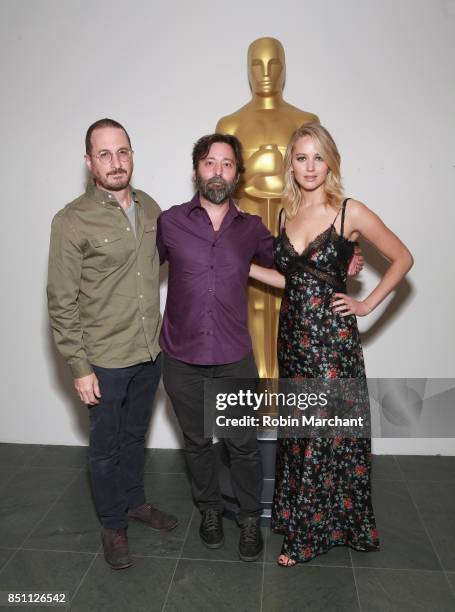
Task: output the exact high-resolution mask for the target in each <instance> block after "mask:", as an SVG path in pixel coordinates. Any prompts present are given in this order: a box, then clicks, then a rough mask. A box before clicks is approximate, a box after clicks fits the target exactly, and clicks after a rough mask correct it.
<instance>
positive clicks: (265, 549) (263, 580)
mask: <svg viewBox="0 0 455 612" xmlns="http://www.w3.org/2000/svg"><path fill="white" fill-rule="evenodd" d="M270 533H271V532H270V529H266V532H265V538H264V552H263V553H262V580H261V600H260V608H259V612H262V610H263V604H264V584H265V567H266V565H265V560H266V558H267V544H268V541H269V538H270Z"/></svg>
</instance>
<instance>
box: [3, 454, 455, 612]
mask: <svg viewBox="0 0 455 612" xmlns="http://www.w3.org/2000/svg"><path fill="white" fill-rule="evenodd" d="M145 484H146V489H147V493H148V499H149V500H150V501H152V502H155V503H156V504H157V505H159V506H160V507H162V508H163V509H166V510H168V511H170V512H172V513H174V514H176V515H177V516H178V517H179V520H180V524H179V526H178V527H177V529H175V530H174V531H172V532H170V533H168V534H160V533H157V532H153V531H151V530H150V529H148V528H147V527H146V526H144V525H141V524H139V523H133V524H131V525H130V528H129V530H128V533H129V541H130V548H131V550H132V553H133V555H134V558H135V566H134V567H133V568H131V569H129V570H125V571H123V572H114V571H113V570H111V569H110V568H109V567H107V566H106V564H105V562H104V560H103V556H102V550H101V546H100V530H99V525H98V520H97V517H96V514H95V512H94V509H93V503H92V498H91V494H90V486H89V480H88V473H87V467H86V448H85V447H59V446H36V445H21V444H0V591H7V590H16V591H17V590H27V591H32V590H39V591H46V590H52V591H67V592H69V593H70V596H71V609H72V610H82V611H83V610H87V611H93V612H98V611H99V610H109V611H115V610H119V611H120V610H121V611H122V612H125V611H128V610H132V611H136V610H137V611H140V610H147V611H152V610H160V611H161V610H165V611H166V612H167V611H171V610H172V611H185V612H193V611H194V612H203V611H205V610H207V611H210V612H213V611H216V612H221V611H223V610H228V611H235V612H238V611H246V612H253V611H264V612H265V611H270V612H280V611H281V610H283V612H292V611H294V610H296V611H297V610H298V611H303V610H309V611H310V612H317V611H319V610H321V611H324V612H330V611H332V610H333V611H336V612H341V611H343V610H346V611H349V612H353V611H356V610H361V611H365V612H366V611H368V612H370V611H374V612H376V611H377V612H389V611H390V612H391V611H397V612H404V611H407V610H409V611H412V612H414V611H428V612H444V611H446V610H447V611H449V610H450V611H455V457H421V456H418V457H417V456H416V457H409V456H396V457H392V456H379V457H374V459H373V502H374V506H375V511H376V516H377V521H378V527H379V532H380V537H381V551H380V552H377V553H356V552H354V551H351V550H349V549H347V548H341V547H340V548H337V549H333V550H332V551H330V552H329V553H328V554H326V555H323V556H321V557H318V558H316V559H314V560H313V561H311V562H309V563H307V564H300V565H298V566H296V567H295V568H290V569H285V568H281V567H278V566H277V565H276V562H275V559H276V556H277V554H278V552H279V549H280V543H281V542H280V537H278V536H276V535H274V534H271V533H270V530H269V529H268V527H267V526H264V528H263V531H264V536H265V551H264V554H263V558H262V559H260V560H259V561H258V562H256V563H248V564H247V563H242V562H240V561H239V559H238V556H237V543H238V535H239V531H238V528H237V526H236V525H235V523H233V522H232V521H228V520H226V521H225V531H226V543H225V546H224V547H223V548H222V549H219V550H215V551H210V550H208V549H206V548H205V547H204V546H202V545H201V543H200V541H199V537H198V529H199V514H198V513H197V512H196V511H195V510H194V508H193V504H192V502H191V498H190V490H189V485H188V480H187V477H186V474H185V468H184V461H183V458H182V454H181V452H180V451H171V450H169V451H167V450H148V451H147V456H146V476H145ZM16 609H20V608H16ZM24 609H25V608H24ZM28 609H30V608H28ZM43 609H44V608H43Z"/></svg>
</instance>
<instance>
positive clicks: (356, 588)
mask: <svg viewBox="0 0 455 612" xmlns="http://www.w3.org/2000/svg"><path fill="white" fill-rule="evenodd" d="M348 553H349V558H350V560H351V565H352V576H353V578H354V587H355V592H356V595H357V604H358V606H359V612H362V604H361V603H360V594H359V587H358V585H357V576H356V575H355V567H354V562H353V560H352V553H351V549H349V550H348Z"/></svg>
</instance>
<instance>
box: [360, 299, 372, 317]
mask: <svg viewBox="0 0 455 612" xmlns="http://www.w3.org/2000/svg"><path fill="white" fill-rule="evenodd" d="M362 304H363V307H364V309H365V314H370V312H372V310H373V308H374V307H373V306H371V304H369V303H368V302H367V301H366V300H363V301H362Z"/></svg>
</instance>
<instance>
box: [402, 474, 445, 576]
mask: <svg viewBox="0 0 455 612" xmlns="http://www.w3.org/2000/svg"><path fill="white" fill-rule="evenodd" d="M405 485H406V490H407V491H408V493H409V496H410V498H411V500H412V503H413V505H414V508H415V509H416V512H417V516H418V517H419V520H420V522H421V523H422V525H423V529H424V531H425V533H426V534H427V538H428V540H429V542H430V544H431V548H432V549H433V552H434V554H435V556H436V559H437V560H438V563H439V565H440V566H441V570H443V571H444V569H445V568H444V565H443V563H442V561H441V557H440V556H439V553H438V551H437V550H436V546H435V545H434V542H433V538H432V537H431V535H430V532H429V531H428V528H427V526H426V523H425V521H424V520H423V517H422V514H421V512H420V509H419V507H418V505H417V504H416V501H415V499H414V496H413V495H412V491H411V489H410V488H409V486H408V483H407V482H405ZM446 579H447V577H446ZM447 582H448V580H447Z"/></svg>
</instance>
